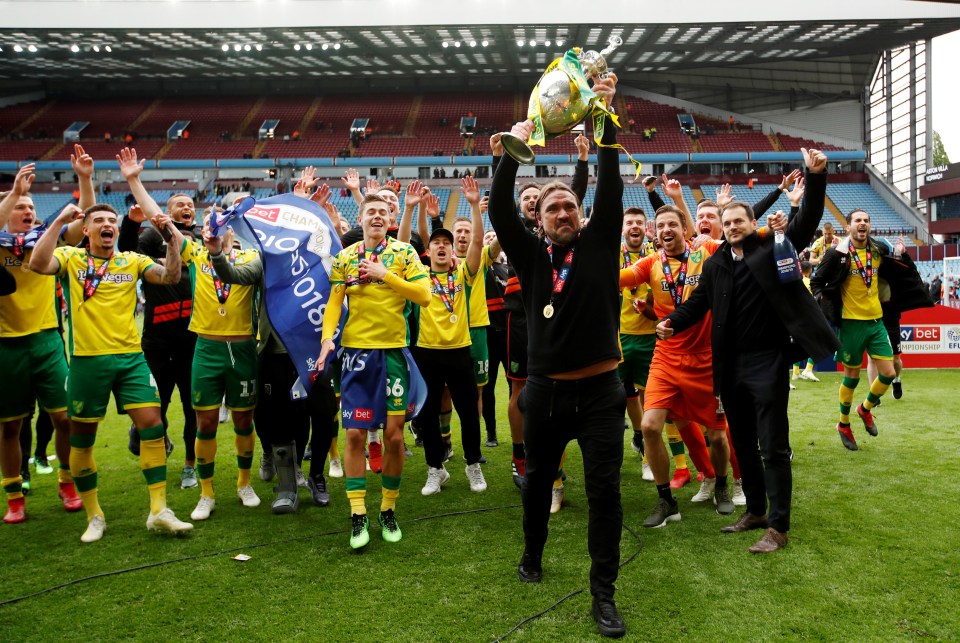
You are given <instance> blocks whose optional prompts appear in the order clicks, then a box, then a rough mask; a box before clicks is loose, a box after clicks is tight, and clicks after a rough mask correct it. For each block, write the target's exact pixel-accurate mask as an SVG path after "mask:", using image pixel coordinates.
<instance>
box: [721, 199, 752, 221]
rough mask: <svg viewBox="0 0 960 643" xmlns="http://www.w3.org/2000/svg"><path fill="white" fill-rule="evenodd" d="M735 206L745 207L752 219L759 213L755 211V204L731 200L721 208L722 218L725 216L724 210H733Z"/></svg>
mask: <svg viewBox="0 0 960 643" xmlns="http://www.w3.org/2000/svg"><path fill="white" fill-rule="evenodd" d="M733 208H743V209H744V211H745V212H746V213H747V216H748V217H749V218H750V220H751V221H753V220H754V219H756V218H757V215H755V214H754V213H753V206H751V205H750V204H749V203H744V202H743V201H731V202H730V203H728V204H726V205H725V206H723V207H722V208H720V218H721V219H722V218H723V213H724V212H726V211H727V210H731V209H733Z"/></svg>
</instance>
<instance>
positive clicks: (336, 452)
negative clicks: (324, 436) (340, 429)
mask: <svg viewBox="0 0 960 643" xmlns="http://www.w3.org/2000/svg"><path fill="white" fill-rule="evenodd" d="M328 453H329V454H330V459H331V460H339V459H340V449H339V448H338V447H337V436H333V440H331V441H330V451H328Z"/></svg>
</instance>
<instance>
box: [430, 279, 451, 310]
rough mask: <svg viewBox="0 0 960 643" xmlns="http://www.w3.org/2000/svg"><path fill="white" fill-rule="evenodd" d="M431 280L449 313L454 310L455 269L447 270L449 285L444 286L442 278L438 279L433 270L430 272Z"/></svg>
mask: <svg viewBox="0 0 960 643" xmlns="http://www.w3.org/2000/svg"><path fill="white" fill-rule="evenodd" d="M430 280H431V281H433V285H434V287H435V288H436V290H435V291H434V292H435V293H437V294H438V295H440V301H442V302H443V307H444V308H446V309H447V312H448V313H452V312H453V293H454V283H453V271H452V270H448V271H447V287H446V288H444V287H443V284H441V283H440V280H439V279H437V275H436V274H435V273H433V272H431V273H430Z"/></svg>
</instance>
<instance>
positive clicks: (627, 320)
mask: <svg viewBox="0 0 960 643" xmlns="http://www.w3.org/2000/svg"><path fill="white" fill-rule="evenodd" d="M654 252H656V251H655V250H654V249H653V247H652V246H649V245H647V244H646V243H645V244H644V245H643V246H642V247H641V249H640V252H631V251H630V250H628V249H627V248H626V247H625V246H624V247H622V248H621V249H620V254H621V255H622V257H623V258H622V260H621V262H620V264H621V265H620V269H621V270H623V269H624V268H629V267H630V266H632V265H633V264H635V263H637V262H638V261H640V260H641V259H643V258H644V257H646V256H649V255H650V254H653V253H654ZM649 293H650V284H648V283H642V284H638V285H637V286H634V287H633V288H624V289H623V292H622V293H621V297H620V334H621V335H652V334H653V333H655V332H657V321H656V320H654V319H648V318H647V317H645V316H643V315H642V314H640V313H638V312H637V311H636V310H635V309H634V308H633V301H634V300H635V299H639V300H640V301H646V299H647V295H648V294H649Z"/></svg>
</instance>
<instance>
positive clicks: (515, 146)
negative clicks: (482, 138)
mask: <svg viewBox="0 0 960 643" xmlns="http://www.w3.org/2000/svg"><path fill="white" fill-rule="evenodd" d="M500 144H501V145H503V151H504V152H506V153H507V154H509V155H510V156H511V157H512V158H513V160H515V161H516V162H517V163H521V164H523V165H533V162H534V160H535V159H536V158H537V156H536V154H534V153H533V150H532V149H531V148H530V146H529V145H527V142H526V141H524V140H523V139H521V138H519V137H517V136H514V135H513V134H511V133H510V132H503V133H502V134H501V135H500Z"/></svg>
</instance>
